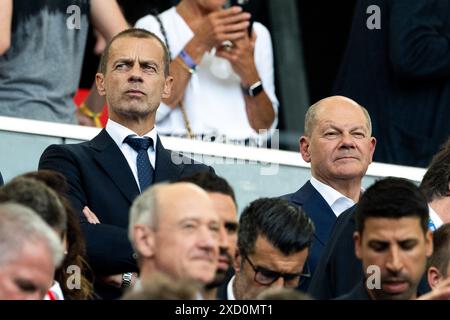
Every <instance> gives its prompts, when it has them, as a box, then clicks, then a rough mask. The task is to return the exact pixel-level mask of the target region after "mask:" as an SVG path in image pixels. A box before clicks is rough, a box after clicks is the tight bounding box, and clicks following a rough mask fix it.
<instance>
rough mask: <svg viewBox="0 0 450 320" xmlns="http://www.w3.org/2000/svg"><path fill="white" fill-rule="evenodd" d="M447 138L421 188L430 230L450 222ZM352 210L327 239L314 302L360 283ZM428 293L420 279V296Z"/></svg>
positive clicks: (314, 286)
mask: <svg viewBox="0 0 450 320" xmlns="http://www.w3.org/2000/svg"><path fill="white" fill-rule="evenodd" d="M448 163H450V139H449V140H448V141H447V143H446V144H445V145H444V146H443V147H442V150H441V151H439V152H438V153H437V154H436V155H435V156H434V157H433V160H432V161H431V163H430V165H429V167H428V170H427V172H426V173H425V175H424V177H423V179H422V182H421V184H420V189H421V190H422V192H423V193H424V194H425V196H426V198H427V201H428V206H429V210H430V221H429V228H430V230H431V231H434V230H435V229H437V228H439V227H440V226H442V225H443V224H444V223H450V214H449V212H450V196H449V185H448V181H449V179H450V168H449V166H448ZM354 232H355V210H354V209H349V210H347V211H346V212H344V213H343V214H341V215H340V216H339V218H338V219H337V221H336V224H335V226H334V228H333V232H332V234H331V236H330V240H329V244H328V245H327V247H326V248H325V250H324V252H323V255H322V257H321V259H320V261H319V263H318V265H317V269H316V272H315V274H314V277H313V278H312V280H311V285H310V287H309V293H310V294H311V295H312V296H313V297H314V298H316V299H332V298H336V297H338V296H340V295H343V294H344V293H346V292H348V291H350V289H351V288H353V287H354V285H355V284H356V283H358V282H359V281H360V280H362V278H363V276H364V274H363V273H362V271H361V270H362V267H361V261H360V260H358V259H357V258H356V256H355V254H354V252H355V247H354V241H353V233H354ZM429 290H430V287H429V286H428V285H427V283H426V279H423V281H422V282H421V285H420V287H419V292H420V293H425V292H428V291H429Z"/></svg>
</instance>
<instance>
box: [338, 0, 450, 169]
mask: <svg viewBox="0 0 450 320" xmlns="http://www.w3.org/2000/svg"><path fill="white" fill-rule="evenodd" d="M371 5H376V6H378V8H379V13H380V15H379V16H378V17H379V18H380V20H381V21H380V29H369V28H368V27H367V23H368V22H369V23H370V21H369V17H371V16H372V15H371V14H368V12H367V9H368V7H369V6H371ZM374 17H375V16H374ZM449 21H450V1H449V0H428V1H410V0H360V1H356V7H355V10H354V18H353V24H352V28H351V31H350V34H349V38H348V41H347V49H346V52H345V54H344V55H343V58H342V63H341V67H340V71H339V72H338V74H337V76H336V82H335V87H334V90H333V94H338V95H343V96H346V97H349V98H352V99H353V100H355V101H357V102H358V103H360V104H361V105H363V106H365V107H366V108H367V110H368V111H369V114H370V117H371V119H372V128H373V135H374V136H375V137H376V138H377V148H376V150H375V156H374V160H375V161H379V162H389V163H396V164H403V165H410V166H420V167H426V166H428V164H429V162H430V160H431V158H432V156H433V155H434V154H435V153H436V152H437V151H439V148H440V146H441V145H442V144H443V143H445V141H446V140H447V138H448V136H449V135H450V126H449V125H448V119H449V118H450V108H449V104H450V46H449V44H448V39H449V38H450V23H449Z"/></svg>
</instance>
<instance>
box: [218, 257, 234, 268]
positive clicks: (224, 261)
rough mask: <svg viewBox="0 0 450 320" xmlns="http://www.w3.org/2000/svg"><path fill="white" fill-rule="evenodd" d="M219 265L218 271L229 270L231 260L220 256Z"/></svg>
mask: <svg viewBox="0 0 450 320" xmlns="http://www.w3.org/2000/svg"><path fill="white" fill-rule="evenodd" d="M218 261H219V263H218V266H217V267H218V269H221V270H227V269H228V268H229V267H230V265H231V261H230V259H228V257H227V256H219V260H218Z"/></svg>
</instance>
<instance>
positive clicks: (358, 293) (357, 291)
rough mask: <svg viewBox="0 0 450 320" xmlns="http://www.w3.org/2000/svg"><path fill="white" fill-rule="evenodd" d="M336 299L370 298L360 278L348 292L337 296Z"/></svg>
mask: <svg viewBox="0 0 450 320" xmlns="http://www.w3.org/2000/svg"><path fill="white" fill-rule="evenodd" d="M336 300H371V298H370V296H369V294H368V293H367V290H366V288H365V286H364V281H363V280H362V279H361V281H359V282H358V284H357V285H355V286H354V287H353V289H352V290H351V291H350V292H347V293H346V294H344V295H341V296H339V297H338V298H336Z"/></svg>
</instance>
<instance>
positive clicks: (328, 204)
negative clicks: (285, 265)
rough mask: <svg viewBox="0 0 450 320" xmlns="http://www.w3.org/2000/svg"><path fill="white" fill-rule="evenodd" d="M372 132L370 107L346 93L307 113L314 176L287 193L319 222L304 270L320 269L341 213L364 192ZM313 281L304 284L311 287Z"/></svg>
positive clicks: (307, 151)
mask: <svg viewBox="0 0 450 320" xmlns="http://www.w3.org/2000/svg"><path fill="white" fill-rule="evenodd" d="M371 132H372V128H371V122H370V117H369V114H368V113H367V111H366V109H365V108H364V107H362V106H360V105H359V104H357V103H356V102H355V101H353V100H351V99H348V98H346V97H342V96H333V97H329V98H325V99H322V100H320V101H319V102H317V103H315V104H314V105H312V106H311V107H310V108H309V109H308V111H307V113H306V117H305V134H304V136H302V137H301V138H300V152H301V154H302V157H303V159H304V160H305V161H306V162H309V163H311V174H312V177H311V180H310V181H308V182H307V183H305V185H303V187H301V188H300V189H299V190H298V191H297V192H295V193H292V194H288V195H285V196H283V198H285V199H287V200H288V201H290V202H291V203H293V204H295V205H298V206H300V207H302V208H303V210H304V211H305V212H306V214H307V215H308V216H309V217H310V218H311V219H312V220H313V222H314V225H315V227H316V231H315V234H314V241H313V244H312V247H311V252H310V255H309V257H308V260H307V262H306V265H305V268H306V269H305V270H304V273H308V272H309V273H310V274H311V275H312V274H313V273H314V270H315V268H316V266H317V263H318V261H319V258H320V256H321V254H322V251H323V249H324V247H325V246H326V245H327V243H328V239H329V236H330V233H331V229H332V228H333V225H334V223H335V221H336V217H337V216H339V215H340V214H341V213H342V212H343V211H345V210H346V209H348V208H350V207H352V206H353V205H354V204H355V203H356V202H357V201H358V199H359V197H360V194H361V180H362V177H363V176H364V174H365V173H366V171H367V168H368V166H369V164H370V163H371V161H372V155H373V152H374V150H375V144H376V141H375V138H374V137H372V136H371ZM309 283H310V279H308V281H304V282H302V283H301V284H300V286H299V288H300V289H301V290H303V291H306V290H307V289H308V286H309Z"/></svg>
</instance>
